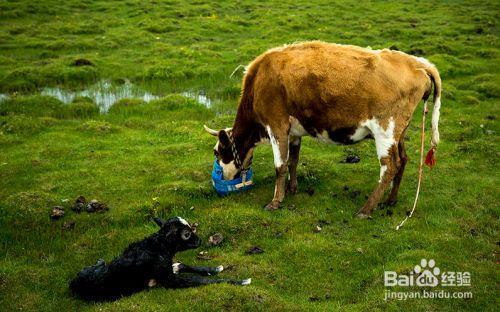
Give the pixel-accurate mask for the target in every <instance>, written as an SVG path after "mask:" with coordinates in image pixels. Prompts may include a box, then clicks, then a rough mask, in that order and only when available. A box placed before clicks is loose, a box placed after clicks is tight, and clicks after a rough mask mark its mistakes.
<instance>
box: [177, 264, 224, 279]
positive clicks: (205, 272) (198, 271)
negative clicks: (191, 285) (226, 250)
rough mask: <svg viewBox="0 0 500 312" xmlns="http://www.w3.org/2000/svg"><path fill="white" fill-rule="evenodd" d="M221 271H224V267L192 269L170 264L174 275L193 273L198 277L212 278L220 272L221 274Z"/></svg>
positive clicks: (184, 265) (192, 267)
mask: <svg viewBox="0 0 500 312" xmlns="http://www.w3.org/2000/svg"><path fill="white" fill-rule="evenodd" d="M222 270H224V267H223V266H222V265H219V266H217V267H206V266H198V267H194V266H189V265H186V264H184V263H180V262H176V263H174V264H172V271H173V272H174V274H179V273H194V274H199V275H205V276H212V275H217V274H219V273H220V272H222Z"/></svg>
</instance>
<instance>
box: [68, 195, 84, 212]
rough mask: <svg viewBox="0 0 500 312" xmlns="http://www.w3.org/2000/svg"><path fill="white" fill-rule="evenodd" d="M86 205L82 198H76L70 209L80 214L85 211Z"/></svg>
mask: <svg viewBox="0 0 500 312" xmlns="http://www.w3.org/2000/svg"><path fill="white" fill-rule="evenodd" d="M86 205H87V200H86V199H85V197H83V196H81V195H80V196H78V198H77V199H76V200H75V204H74V205H73V206H72V207H71V210H73V211H75V212H77V213H80V212H82V211H83V210H84V209H85V206H86Z"/></svg>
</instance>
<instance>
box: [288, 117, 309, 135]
mask: <svg viewBox="0 0 500 312" xmlns="http://www.w3.org/2000/svg"><path fill="white" fill-rule="evenodd" d="M289 120H290V136H294V137H302V136H305V135H308V133H307V131H306V129H304V127H303V126H302V124H301V123H300V121H299V120H298V119H297V118H295V117H293V116H290V118H289Z"/></svg>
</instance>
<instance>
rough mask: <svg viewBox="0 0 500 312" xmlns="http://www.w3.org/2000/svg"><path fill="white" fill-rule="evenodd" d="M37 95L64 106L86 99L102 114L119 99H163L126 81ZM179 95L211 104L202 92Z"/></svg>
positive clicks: (48, 90) (0, 96) (2, 97)
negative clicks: (54, 100)
mask: <svg viewBox="0 0 500 312" xmlns="http://www.w3.org/2000/svg"><path fill="white" fill-rule="evenodd" d="M39 94H41V95H45V96H51V97H54V98H56V99H58V100H59V101H61V102H63V103H65V104H70V103H71V102H73V101H74V99H75V98H77V97H88V98H90V99H92V100H93V101H94V102H95V103H96V105H97V106H98V107H99V108H100V110H101V112H103V113H105V112H107V111H108V110H109V108H110V107H111V106H113V104H115V103H116V102H118V101H119V100H121V99H140V100H143V101H144V102H146V103H148V102H150V101H152V100H157V99H160V98H162V97H163V95H160V94H153V93H151V92H149V91H146V90H144V89H142V88H140V87H138V86H136V85H134V84H133V83H131V82H130V81H126V82H125V83H123V84H120V85H115V84H112V83H111V82H109V81H107V80H103V81H100V82H98V83H96V84H94V85H92V86H90V87H88V88H86V89H83V90H79V91H74V90H68V89H63V88H59V87H55V88H49V87H47V88H43V89H42V90H41V91H40V93H39ZM180 94H181V95H182V96H185V97H187V98H191V99H194V100H196V101H197V102H199V103H200V104H201V105H203V106H205V107H208V108H210V107H211V106H212V103H213V101H212V99H210V98H209V97H208V96H207V94H206V93H205V92H204V91H203V90H202V91H199V92H195V91H185V92H181V93H180ZM9 97H10V95H9V94H6V93H0V102H1V101H4V100H6V99H8V98H9Z"/></svg>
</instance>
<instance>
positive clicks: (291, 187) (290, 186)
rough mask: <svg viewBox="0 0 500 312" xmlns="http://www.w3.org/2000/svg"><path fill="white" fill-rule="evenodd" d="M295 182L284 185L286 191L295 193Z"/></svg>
mask: <svg viewBox="0 0 500 312" xmlns="http://www.w3.org/2000/svg"><path fill="white" fill-rule="evenodd" d="M297 189H298V187H297V184H296V183H288V184H287V186H286V192H287V193H289V194H292V195H295V194H297Z"/></svg>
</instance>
